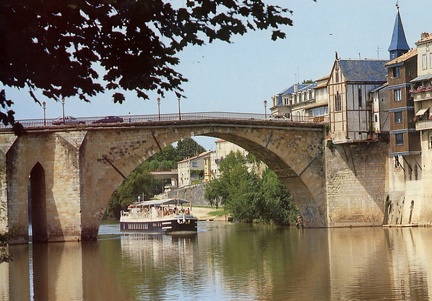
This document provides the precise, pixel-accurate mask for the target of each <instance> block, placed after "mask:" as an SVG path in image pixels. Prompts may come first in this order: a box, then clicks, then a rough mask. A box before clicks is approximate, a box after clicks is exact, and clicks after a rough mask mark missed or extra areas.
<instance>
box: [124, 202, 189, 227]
mask: <svg viewBox="0 0 432 301" xmlns="http://www.w3.org/2000/svg"><path fill="white" fill-rule="evenodd" d="M184 204H189V206H188V207H186V208H184V207H183V205H184ZM191 210H192V206H191V202H189V201H187V200H183V199H177V198H169V199H162V200H150V201H143V202H135V203H133V204H131V205H129V206H128V210H125V211H121V214H120V231H136V232H147V233H191V232H197V224H198V218H197V217H195V216H193V215H192V214H191Z"/></svg>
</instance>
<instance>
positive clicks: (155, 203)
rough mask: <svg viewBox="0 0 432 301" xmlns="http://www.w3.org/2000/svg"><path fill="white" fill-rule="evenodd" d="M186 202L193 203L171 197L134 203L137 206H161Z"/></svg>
mask: <svg viewBox="0 0 432 301" xmlns="http://www.w3.org/2000/svg"><path fill="white" fill-rule="evenodd" d="M185 203H188V204H189V203H191V202H190V201H186V200H182V199H176V198H170V199H162V200H150V201H144V202H139V203H134V204H133V205H135V206H161V205H182V204H185Z"/></svg>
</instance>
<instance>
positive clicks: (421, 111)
mask: <svg viewBox="0 0 432 301" xmlns="http://www.w3.org/2000/svg"><path fill="white" fill-rule="evenodd" d="M428 110H429V108H426V109H421V110H418V112H417V113H416V116H422V115H424V113H426V112H427V111H428Z"/></svg>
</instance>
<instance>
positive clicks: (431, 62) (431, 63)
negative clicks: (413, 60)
mask: <svg viewBox="0 0 432 301" xmlns="http://www.w3.org/2000/svg"><path fill="white" fill-rule="evenodd" d="M429 64H430V66H429V68H431V69H432V53H429Z"/></svg>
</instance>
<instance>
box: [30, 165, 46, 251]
mask: <svg viewBox="0 0 432 301" xmlns="http://www.w3.org/2000/svg"><path fill="white" fill-rule="evenodd" d="M46 199H47V198H46V187H45V170H44V169H43V167H42V165H41V164H40V163H39V162H38V163H36V164H35V166H34V167H33V169H32V170H31V172H30V177H29V206H28V208H29V211H30V214H29V218H30V220H29V223H31V225H32V241H33V242H35V243H37V242H47V241H48V235H47V230H46V229H47V204H46Z"/></svg>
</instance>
